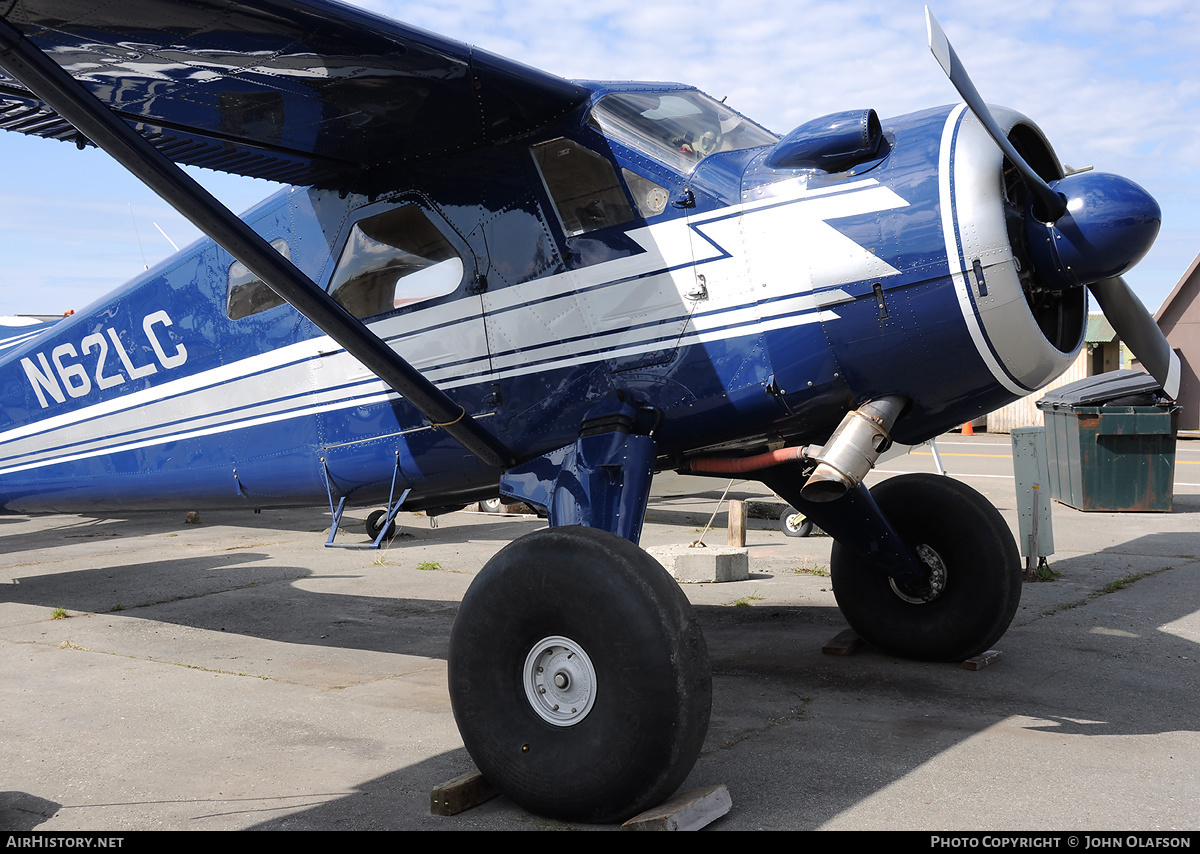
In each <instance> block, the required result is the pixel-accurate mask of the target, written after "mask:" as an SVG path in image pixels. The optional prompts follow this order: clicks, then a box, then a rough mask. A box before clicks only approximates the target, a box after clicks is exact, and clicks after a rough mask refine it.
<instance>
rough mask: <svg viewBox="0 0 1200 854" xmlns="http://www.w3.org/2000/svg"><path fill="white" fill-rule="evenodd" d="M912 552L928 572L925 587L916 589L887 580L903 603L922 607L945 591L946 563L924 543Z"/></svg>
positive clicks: (894, 580)
mask: <svg viewBox="0 0 1200 854" xmlns="http://www.w3.org/2000/svg"><path fill="white" fill-rule="evenodd" d="M913 551H914V552H915V553H916V555H917V558H918V559H919V560H920V561H921V563H923V564H925V568H926V569H928V570H929V577H928V578H927V579H926V582H925V585H924V586H922V587H916V586H914V585H911V584H898V583H897V582H896V579H894V578H889V579H888V581H889V583H890V584H891V585H892V592H893V593H895V594H896V595H897V596H899V597H900V598H901V599H903V600H904V601H905V602H911V603H912V604H914V605H923V604H925V603H926V602H932V601H933V600H934V599H936V598H938V597H939V596H941V595H942V592H943V591H944V590H945V589H946V563H945V561H943V560H942V556H941V555H939V554H938V553H937V552H935V551H934V550H933V549H931V548H930V547H929V546H927V545H925V544H924V543H921V544H920V545H918V546H916V547H915V548H914V549H913Z"/></svg>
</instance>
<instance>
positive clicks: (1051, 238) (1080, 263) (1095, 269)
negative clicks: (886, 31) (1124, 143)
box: [925, 6, 1180, 398]
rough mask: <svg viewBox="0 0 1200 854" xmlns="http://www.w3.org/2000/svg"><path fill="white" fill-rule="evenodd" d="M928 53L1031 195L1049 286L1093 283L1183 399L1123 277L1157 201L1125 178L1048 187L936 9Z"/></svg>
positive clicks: (1146, 238) (1116, 322) (1157, 374)
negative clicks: (998, 116)
mask: <svg viewBox="0 0 1200 854" xmlns="http://www.w3.org/2000/svg"><path fill="white" fill-rule="evenodd" d="M925 22H926V26H927V27H928V33H929V49H930V51H931V52H932V53H933V55H934V57H935V58H936V59H937V61H938V63H939V64H940V65H941V66H942V70H943V71H945V73H946V76H947V77H948V78H950V82H951V84H953V86H954V88H955V89H956V90H958V94H959V96H960V97H961V98H962V99H963V101H965V102H966V104H967V106H968V107H969V108H970V110H971V112H973V113H974V114H975V116H976V117H977V118H978V119H979V121H980V123H981V124H982V125H983V126H984V128H985V129H986V130H987V132H988V135H989V136H990V137H991V138H992V140H993V141H995V143H996V145H997V146H999V148H1000V150H1001V151H1003V152H1004V156H1005V157H1007V158H1008V160H1009V162H1011V163H1012V164H1013V166H1014V167H1015V168H1016V169H1017V171H1018V172H1019V173H1020V175H1021V179H1022V182H1023V183H1024V184H1025V186H1026V188H1027V189H1028V191H1029V203H1028V204H1027V206H1026V211H1025V232H1026V235H1027V237H1028V240H1029V248H1030V252H1031V254H1032V255H1033V260H1034V265H1035V267H1036V268H1037V270H1038V278H1039V281H1040V282H1041V284H1042V285H1044V286H1045V287H1049V288H1055V289H1063V288H1070V287H1079V286H1080V285H1086V286H1087V288H1088V289H1089V290H1090V291H1091V292H1092V296H1094V297H1095V298H1096V302H1097V303H1099V304H1100V308H1101V310H1102V311H1103V312H1104V315H1105V317H1107V318H1108V321H1109V323H1111V324H1112V326H1113V329H1115V330H1116V332H1117V335H1118V336H1119V337H1120V338H1121V340H1123V341H1124V342H1125V343H1126V344H1128V345H1129V348H1130V349H1131V350H1132V351H1133V353H1134V355H1135V356H1137V357H1138V359H1139V360H1140V361H1141V362H1142V364H1143V365H1145V366H1146V369H1147V370H1148V371H1149V372H1150V375H1151V376H1153V377H1154V378H1155V379H1156V380H1157V381H1158V382H1159V384H1160V385H1162V387H1163V391H1164V392H1165V393H1166V394H1167V395H1168V396H1169V397H1171V398H1174V397H1177V396H1178V394H1179V368H1180V365H1179V356H1177V355H1176V354H1175V352H1174V351H1173V350H1172V349H1171V346H1170V344H1168V343H1167V339H1166V337H1165V336H1164V335H1163V334H1162V331H1161V330H1160V329H1159V328H1158V324H1156V323H1155V322H1154V318H1153V317H1152V316H1151V314H1150V312H1148V311H1147V310H1146V307H1145V306H1143V305H1142V303H1141V301H1140V300H1139V299H1138V298H1137V295H1136V294H1134V292H1133V290H1132V289H1131V288H1130V287H1129V285H1128V283H1126V282H1125V280H1124V279H1122V278H1121V275H1122V274H1123V273H1125V272H1126V271H1127V270H1129V269H1130V268H1132V267H1133V266H1134V265H1135V264H1136V263H1137V262H1138V261H1140V260H1141V259H1142V257H1143V256H1144V255H1145V254H1146V252H1148V251H1149V249H1150V247H1151V245H1153V243H1154V238H1155V237H1156V236H1157V235H1158V229H1159V225H1160V224H1161V222H1162V213H1161V210H1160V209H1159V206H1158V203H1157V202H1155V201H1154V199H1153V197H1152V196H1151V195H1150V194H1149V193H1147V192H1146V191H1145V190H1143V189H1142V188H1141V187H1139V186H1138V185H1137V184H1135V183H1133V182H1132V181H1130V180H1128V179H1126V178H1122V177H1120V176H1119V175H1110V174H1106V173H1099V172H1079V173H1075V174H1072V175H1068V176H1066V177H1065V178H1062V179H1060V180H1057V181H1054V182H1053V183H1050V182H1047V181H1045V180H1044V179H1043V178H1042V177H1041V176H1040V175H1038V174H1037V172H1035V171H1034V170H1033V168H1032V167H1031V166H1030V165H1029V164H1028V163H1027V162H1026V161H1025V159H1024V158H1023V157H1022V156H1021V155H1020V153H1019V152H1018V151H1017V149H1016V148H1015V147H1014V146H1013V144H1012V143H1011V142H1010V141H1009V139H1008V137H1007V135H1006V134H1005V133H1004V132H1003V131H1002V130H1001V129H1000V125H999V124H998V123H997V122H996V120H995V118H994V117H993V116H992V114H991V111H990V110H989V109H988V106H987V104H985V103H984V101H983V98H981V97H980V95H979V92H978V90H977V89H976V88H975V85H974V84H973V83H972V82H971V78H970V76H968V74H967V72H966V69H965V68H964V67H963V64H962V61H961V60H960V59H959V58H958V54H957V53H955V51H954V47H953V46H952V45H951V44H950V41H949V39H947V38H946V33H945V32H944V31H943V30H942V28H941V26H940V25H939V24H938V22H937V20H936V19H935V18H934V17H933V13H932V12H930V11H929V7H928V6H926V7H925Z"/></svg>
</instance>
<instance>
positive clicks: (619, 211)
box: [530, 137, 633, 237]
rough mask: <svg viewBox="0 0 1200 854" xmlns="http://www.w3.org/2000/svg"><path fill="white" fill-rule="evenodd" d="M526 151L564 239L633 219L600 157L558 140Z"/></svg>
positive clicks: (612, 173) (614, 175) (614, 176)
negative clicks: (561, 229) (535, 166)
mask: <svg viewBox="0 0 1200 854" xmlns="http://www.w3.org/2000/svg"><path fill="white" fill-rule="evenodd" d="M530 151H531V152H532V153H533V159H534V161H535V162H536V163H537V167H538V170H539V171H540V172H541V173H542V181H544V182H545V184H546V190H547V192H549V193H550V198H551V199H552V200H553V201H554V208H555V210H556V211H558V218H559V220H560V221H561V222H562V227H563V231H564V232H566V234H567V237H574V236H575V235H577V234H586V233H587V232H589V231H596V230H597V229H601V228H608V227H609V226H611V225H620V224H621V223H623V222H629V221H630V220H632V219H633V210H632V209H631V208H630V207H629V200H628V199H627V198H626V197H625V190H624V189H623V188H622V187H621V182H620V180H619V179H618V178H617V173H616V171H615V170H614V169H613V167H612V164H611V163H609V162H608V160H607V159H605V158H604V157H601V156H600V155H599V154H597V153H596V152H594V151H590V150H589V149H587V148H584V147H583V146H582V145H580V144H579V143H577V142H575V141H573V140H570V139H565V138H561V137H560V138H559V139H552V140H550V141H549V142H543V143H540V144H539V145H535V146H533V147H532V148H531V149H530Z"/></svg>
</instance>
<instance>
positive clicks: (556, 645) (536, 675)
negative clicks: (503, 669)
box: [524, 635, 596, 726]
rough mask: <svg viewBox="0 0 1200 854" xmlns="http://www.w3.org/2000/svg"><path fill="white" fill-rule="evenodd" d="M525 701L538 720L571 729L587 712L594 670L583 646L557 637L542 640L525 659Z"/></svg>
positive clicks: (592, 693) (592, 697)
mask: <svg viewBox="0 0 1200 854" xmlns="http://www.w3.org/2000/svg"><path fill="white" fill-rule="evenodd" d="M524 683H525V698H526V699H527V700H528V701H529V705H530V706H531V707H532V708H533V710H534V712H536V713H537V715H538V717H540V718H541V719H542V720H544V721H546V723H549V724H553V725H554V726H574V725H575V724H577V723H579V722H580V721H581V720H583V719H584V718H585V717H587V713H588V712H589V711H591V708H592V704H593V703H594V702H595V698H596V669H595V667H593V666H592V660H591V659H590V658H588V654H587V652H585V651H584V649H583V647H581V646H580V645H579V644H577V643H576V642H575V641H573V640H571V639H570V638H565V637H562V636H561V635H553V636H551V637H547V638H542V639H541V640H540V641H538V642H537V643H535V644H534V645H533V647H532V648H531V649H530V650H529V654H528V655H527V656H525V669H524Z"/></svg>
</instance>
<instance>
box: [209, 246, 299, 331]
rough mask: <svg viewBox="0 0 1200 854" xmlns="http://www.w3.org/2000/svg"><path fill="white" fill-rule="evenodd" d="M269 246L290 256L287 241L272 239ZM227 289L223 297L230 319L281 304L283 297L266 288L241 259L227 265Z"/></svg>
mask: <svg viewBox="0 0 1200 854" xmlns="http://www.w3.org/2000/svg"><path fill="white" fill-rule="evenodd" d="M271 246H272V247H273V248H274V249H275V251H276V252H278V253H279V254H280V255H282V256H283V257H284V258H289V259H290V258H291V257H292V256H291V251H290V250H289V249H288V245H287V241H286V240H283V239H282V238H281V239H279V240H272V241H271ZM227 279H228V285H229V287H228V290H227V292H226V298H225V313H226V314H227V315H229V319H230V320H241V319H242V318H243V317H249V316H250V315H252V314H258V313H259V312H261V311H266V310H267V309H269V308H275V307H276V306H279V305H283V303H284V299H283V297H281V296H279V294H277V293H275V292H274V291H273V290H271V289H270V288H268V287H267V286H266V285H265V284H264V283H263V281H262V279H260V278H259V277H258V276H256V275H254V274H253V273H251V272H250V271H249V270H248V269H247V268H246V265H245V264H243V263H242V262H241V261H234V262H233V264H231V265H230V267H229V275H228V277H227Z"/></svg>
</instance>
